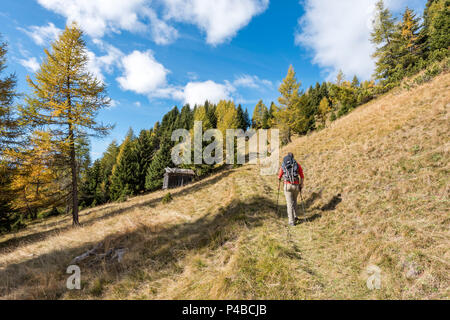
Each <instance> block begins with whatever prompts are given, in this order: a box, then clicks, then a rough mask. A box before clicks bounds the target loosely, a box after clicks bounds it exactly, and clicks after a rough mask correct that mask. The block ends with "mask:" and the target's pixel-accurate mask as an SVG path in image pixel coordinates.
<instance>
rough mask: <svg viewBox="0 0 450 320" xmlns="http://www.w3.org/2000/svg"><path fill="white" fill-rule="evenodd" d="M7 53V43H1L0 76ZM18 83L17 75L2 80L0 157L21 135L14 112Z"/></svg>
mask: <svg viewBox="0 0 450 320" xmlns="http://www.w3.org/2000/svg"><path fill="white" fill-rule="evenodd" d="M6 53H7V45H6V43H0V75H1V74H2V72H3V71H4V70H5V69H6ZM16 82H17V80H16V76H15V74H10V75H7V76H6V77H4V78H0V157H1V155H2V153H3V150H4V149H5V148H7V147H12V146H14V145H15V143H16V142H17V141H16V139H17V137H18V136H19V135H20V133H21V130H20V126H19V124H18V121H17V119H16V118H14V110H13V100H14V98H15V97H16V91H15V87H16Z"/></svg>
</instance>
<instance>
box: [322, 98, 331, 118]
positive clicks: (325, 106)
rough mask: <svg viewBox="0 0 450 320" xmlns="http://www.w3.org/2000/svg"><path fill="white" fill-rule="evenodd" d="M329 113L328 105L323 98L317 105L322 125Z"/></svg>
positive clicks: (326, 100)
mask: <svg viewBox="0 0 450 320" xmlns="http://www.w3.org/2000/svg"><path fill="white" fill-rule="evenodd" d="M330 111H331V108H330V103H329V101H328V99H327V98H326V97H323V99H322V101H320V104H319V117H320V120H321V123H322V125H325V122H326V116H327V114H328V112H330Z"/></svg>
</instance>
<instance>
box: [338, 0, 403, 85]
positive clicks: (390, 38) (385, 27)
mask: <svg viewBox="0 0 450 320" xmlns="http://www.w3.org/2000/svg"><path fill="white" fill-rule="evenodd" d="M376 10H377V11H376V18H375V21H374V25H373V31H372V33H371V41H372V43H373V44H375V45H376V46H377V48H376V50H375V53H374V54H373V57H374V58H375V59H376V68H375V76H376V78H377V79H385V80H388V81H392V79H391V76H392V75H393V73H394V72H395V66H396V63H397V61H396V58H397V56H396V52H395V51H396V43H395V40H394V37H395V32H396V30H397V28H396V25H395V19H394V18H393V17H392V14H391V12H390V11H389V9H388V8H385V7H384V2H383V0H380V1H378V2H377V3H376ZM337 85H338V86H339V85H340V84H337Z"/></svg>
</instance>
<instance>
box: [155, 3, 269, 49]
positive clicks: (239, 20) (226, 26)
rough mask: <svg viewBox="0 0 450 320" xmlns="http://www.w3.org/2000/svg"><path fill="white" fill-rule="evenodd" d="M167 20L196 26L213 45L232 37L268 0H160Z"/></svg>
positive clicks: (265, 7)
mask: <svg viewBox="0 0 450 320" xmlns="http://www.w3.org/2000/svg"><path fill="white" fill-rule="evenodd" d="M163 2H164V3H165V4H166V17H165V18H166V19H173V20H176V21H180V22H185V23H190V24H195V25H197V26H198V27H199V28H200V29H201V30H203V31H204V32H206V42H207V43H209V44H212V45H217V44H220V43H222V42H224V41H227V40H229V39H231V38H232V37H233V36H235V35H236V33H237V32H238V31H239V30H240V29H242V28H243V27H245V26H246V25H247V24H248V23H249V22H250V20H251V19H252V18H253V17H254V16H256V15H258V14H260V13H262V12H264V11H265V10H266V9H267V7H268V4H269V0H215V1H211V0H163Z"/></svg>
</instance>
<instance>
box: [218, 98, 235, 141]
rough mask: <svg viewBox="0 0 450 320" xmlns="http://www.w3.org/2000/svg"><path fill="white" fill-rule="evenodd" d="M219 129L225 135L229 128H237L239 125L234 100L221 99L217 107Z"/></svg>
mask: <svg viewBox="0 0 450 320" xmlns="http://www.w3.org/2000/svg"><path fill="white" fill-rule="evenodd" d="M216 119H217V129H219V130H220V131H221V132H222V135H223V137H225V134H226V130H227V129H237V128H238V126H239V122H238V113H237V111H236V107H235V105H234V102H233V101H225V100H221V101H219V103H218V104H217V107H216Z"/></svg>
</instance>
